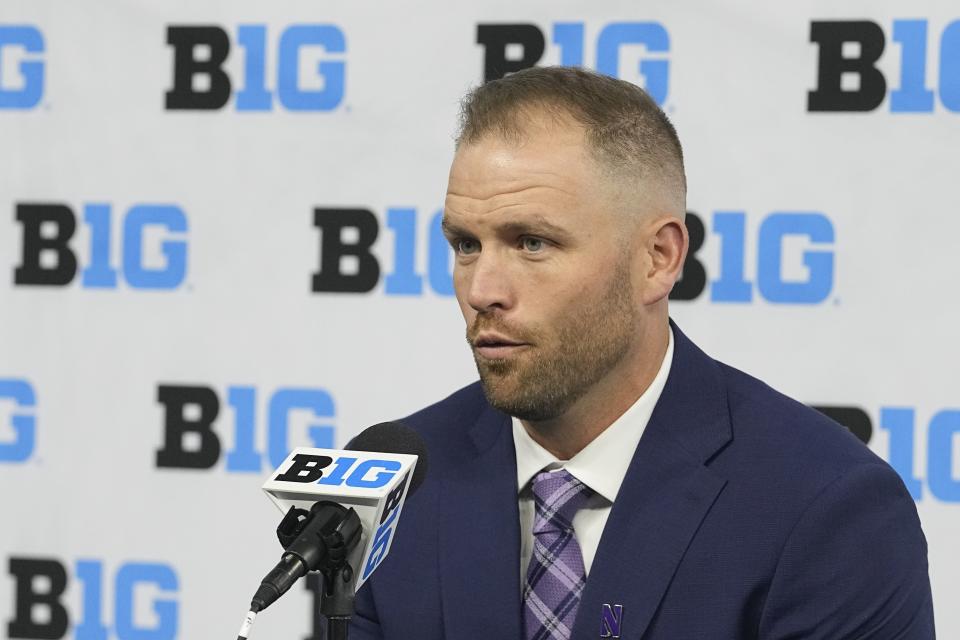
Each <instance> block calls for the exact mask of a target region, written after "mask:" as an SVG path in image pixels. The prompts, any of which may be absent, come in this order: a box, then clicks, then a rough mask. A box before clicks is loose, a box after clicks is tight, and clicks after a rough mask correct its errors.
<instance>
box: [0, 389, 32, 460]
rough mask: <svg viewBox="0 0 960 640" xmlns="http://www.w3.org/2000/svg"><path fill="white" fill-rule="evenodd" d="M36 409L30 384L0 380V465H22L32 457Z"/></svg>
mask: <svg viewBox="0 0 960 640" xmlns="http://www.w3.org/2000/svg"><path fill="white" fill-rule="evenodd" d="M36 405H37V394H36V392H35V391H34V389H33V385H32V384H30V381H29V380H23V379H20V378H0V463H4V462H14V463H16V462H25V461H26V460H29V459H30V456H32V455H33V449H34V446H35V445H36V437H37V436H36V431H37V418H36V415H35V412H36Z"/></svg>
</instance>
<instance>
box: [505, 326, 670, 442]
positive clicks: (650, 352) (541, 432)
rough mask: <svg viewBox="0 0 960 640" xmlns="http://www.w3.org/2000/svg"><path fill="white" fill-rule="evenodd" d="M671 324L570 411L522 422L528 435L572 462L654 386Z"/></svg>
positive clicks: (654, 330)
mask: <svg viewBox="0 0 960 640" xmlns="http://www.w3.org/2000/svg"><path fill="white" fill-rule="evenodd" d="M669 331H670V327H669V324H667V323H663V324H662V325H661V324H658V326H656V327H653V328H652V329H651V331H650V335H648V336H646V339H644V340H640V341H639V345H638V347H637V348H636V349H635V350H632V352H630V353H628V354H627V355H626V356H625V357H624V358H623V359H622V360H621V361H620V363H619V364H618V365H617V366H615V367H614V368H613V369H611V370H610V371H609V372H607V374H606V375H605V376H604V377H603V378H601V379H600V380H599V381H597V382H596V383H595V384H594V385H593V386H592V387H591V388H590V389H589V390H588V391H587V392H586V393H585V394H584V395H583V396H582V397H581V398H579V399H578V400H577V401H576V402H574V403H573V405H571V406H570V408H569V409H567V411H565V412H564V413H563V414H561V415H559V416H557V417H556V418H551V419H549V420H540V421H531V420H521V421H520V422H521V424H523V426H524V428H525V429H526V430H527V433H528V434H530V437H531V438H533V440H534V441H535V442H536V443H537V444H539V445H540V446H541V447H543V448H544V449H546V450H547V451H549V452H550V453H551V454H553V455H554V456H556V458H557V459H558V460H569V459H570V458H572V457H573V456H575V455H577V454H578V453H579V452H580V451H582V450H583V448H584V447H586V446H587V445H588V444H590V443H591V442H593V440H594V438H596V437H597V436H599V435H600V434H601V433H603V432H604V431H606V429H607V427H609V426H610V425H611V424H613V423H614V422H615V421H616V420H617V418H619V417H620V416H622V415H623V414H624V413H626V411H627V409H629V408H630V407H631V406H633V404H634V403H635V402H636V401H637V399H638V398H639V397H640V396H641V395H643V393H644V392H645V391H646V390H647V389H648V388H649V387H650V384H651V383H652V382H653V379H654V378H655V377H656V376H657V372H658V371H659V370H660V365H661V364H662V363H663V359H664V357H665V356H666V354H667V345H668V341H669Z"/></svg>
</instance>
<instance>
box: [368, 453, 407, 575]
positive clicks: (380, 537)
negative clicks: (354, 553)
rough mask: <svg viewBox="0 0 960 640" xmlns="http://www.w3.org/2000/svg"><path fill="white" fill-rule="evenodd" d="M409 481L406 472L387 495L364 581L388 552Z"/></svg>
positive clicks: (371, 546)
mask: <svg viewBox="0 0 960 640" xmlns="http://www.w3.org/2000/svg"><path fill="white" fill-rule="evenodd" d="M409 480H410V472H407V476H406V477H404V479H403V480H402V481H400V483H399V484H397V486H396V487H394V489H393V491H391V492H390V493H389V494H388V495H387V501H386V504H385V505H384V507H383V513H381V514H380V522H378V523H377V532H376V533H375V534H374V536H373V542H372V543H371V545H370V555H369V556H368V557H367V561H366V563H364V566H363V579H364V580H366V579H367V578H369V577H370V574H371V573H373V570H374V569H376V568H377V567H378V566H380V563H381V562H383V559H384V558H385V557H386V555H387V551H389V550H390V540H391V539H392V538H393V532H394V530H396V528H397V516H399V515H400V505H401V504H403V495H404V492H405V491H406V490H407V484H408V481H409Z"/></svg>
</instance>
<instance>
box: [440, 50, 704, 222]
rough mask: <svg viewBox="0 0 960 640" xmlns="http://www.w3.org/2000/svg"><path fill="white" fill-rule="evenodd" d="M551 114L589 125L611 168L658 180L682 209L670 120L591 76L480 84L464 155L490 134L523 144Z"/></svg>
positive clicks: (679, 152) (464, 112)
mask: <svg viewBox="0 0 960 640" xmlns="http://www.w3.org/2000/svg"><path fill="white" fill-rule="evenodd" d="M544 110H545V111H547V112H548V113H551V114H553V115H554V116H556V117H559V118H562V117H563V116H564V115H566V116H569V117H571V118H573V120H574V121H575V122H577V123H578V124H580V125H582V126H583V127H584V129H585V130H586V137H587V140H588V143H589V146H590V149H591V151H592V152H593V154H594V156H595V158H596V159H597V160H599V161H600V162H601V163H602V164H604V165H605V166H606V167H607V168H609V169H612V170H614V171H615V172H617V173H621V174H625V175H627V176H629V177H630V178H640V179H646V178H647V177H653V178H655V179H658V180H660V181H662V182H664V183H665V185H664V186H666V187H667V188H668V189H671V190H675V192H676V193H675V195H678V196H679V197H680V203H681V204H682V203H683V201H684V198H685V196H686V190H687V184H686V176H685V175H684V169H683V149H682V148H681V146H680V139H679V138H678V137H677V131H676V129H674V127H673V124H671V122H670V120H669V118H667V115H666V114H665V113H664V112H663V110H662V109H660V107H659V106H657V103H656V102H654V100H653V99H652V98H651V97H650V96H649V95H648V94H647V92H646V91H644V90H643V89H641V88H640V87H638V86H636V85H634V84H632V83H629V82H626V81H624V80H618V79H616V78H612V77H610V76H606V75H602V74H599V73H594V72H592V71H586V70H583V69H579V68H575V67H533V68H529V69H524V70H522V71H518V72H516V73H513V74H510V75H508V76H506V77H503V78H500V79H498V80H491V81H490V82H487V83H486V84H482V85H480V86H479V87H477V88H475V89H473V90H472V91H470V92H469V93H468V94H467V95H466V96H465V97H464V98H463V101H462V102H461V105H460V128H459V132H458V134H457V137H456V145H457V148H459V147H460V146H461V145H463V144H470V143H473V142H477V141H479V140H480V139H482V138H483V137H485V136H487V135H490V134H495V135H499V136H501V137H502V138H504V139H507V140H516V141H518V142H519V141H520V140H522V139H523V137H524V133H525V125H526V124H528V122H529V120H530V117H531V115H533V114H536V113H541V112H543V111H544ZM651 174H652V175H651Z"/></svg>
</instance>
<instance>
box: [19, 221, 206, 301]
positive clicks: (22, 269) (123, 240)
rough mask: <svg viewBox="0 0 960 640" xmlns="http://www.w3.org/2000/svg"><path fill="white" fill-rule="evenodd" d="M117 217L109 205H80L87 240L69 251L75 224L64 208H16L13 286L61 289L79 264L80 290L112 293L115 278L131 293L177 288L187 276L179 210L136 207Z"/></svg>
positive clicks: (184, 225)
mask: <svg viewBox="0 0 960 640" xmlns="http://www.w3.org/2000/svg"><path fill="white" fill-rule="evenodd" d="M116 217H119V216H115V215H114V211H113V208H112V206H111V205H110V204H106V203H95V204H86V205H83V222H84V230H85V231H86V232H87V233H86V236H87V237H86V238H85V239H84V240H82V241H81V242H78V243H75V247H74V248H71V246H70V241H71V239H72V238H73V236H74V234H75V233H76V231H77V226H78V225H77V217H76V215H75V214H74V212H73V210H72V209H71V208H70V207H69V206H67V205H65V204H49V203H31V204H18V205H17V206H16V220H17V221H18V222H19V223H20V225H21V226H22V228H23V236H22V237H23V242H22V248H23V259H22V261H21V263H20V265H19V266H18V267H16V268H15V270H14V276H13V281H14V284H17V285H44V286H65V285H68V284H70V283H71V282H73V280H74V278H75V276H76V275H77V271H78V269H79V267H80V265H81V264H83V265H85V266H84V268H83V270H82V272H81V275H80V286H81V287H83V288H85V289H116V288H117V287H118V282H119V281H121V278H120V275H122V276H123V277H122V281H123V282H125V283H126V284H127V286H128V287H130V288H131V289H176V288H177V287H179V286H180V285H181V284H182V283H183V280H184V278H185V276H186V273H187V240H186V237H185V234H186V232H187V216H186V215H185V214H184V212H183V210H182V209H181V208H180V207H178V206H176V205H172V204H137V205H134V206H132V207H130V209H129V210H128V211H127V212H126V214H125V215H124V216H123V220H122V222H120V221H118V220H115V218H116ZM115 229H117V233H115V232H114V230H115ZM76 245H81V246H82V249H85V251H78V250H76V249H79V248H80V247H77V246H76ZM114 249H116V250H114ZM78 253H80V254H81V258H78V257H77V256H78Z"/></svg>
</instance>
